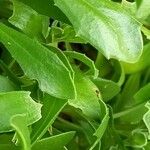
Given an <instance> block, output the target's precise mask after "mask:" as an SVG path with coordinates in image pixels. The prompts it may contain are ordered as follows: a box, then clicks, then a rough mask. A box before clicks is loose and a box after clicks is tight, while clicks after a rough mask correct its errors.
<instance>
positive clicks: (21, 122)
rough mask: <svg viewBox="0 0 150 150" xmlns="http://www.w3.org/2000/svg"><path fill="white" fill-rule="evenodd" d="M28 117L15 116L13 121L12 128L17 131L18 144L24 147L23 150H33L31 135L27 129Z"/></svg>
mask: <svg viewBox="0 0 150 150" xmlns="http://www.w3.org/2000/svg"><path fill="white" fill-rule="evenodd" d="M26 119H27V118H26V115H24V114H17V115H14V116H13V117H12V118H11V120H10V124H11V126H12V127H13V128H14V129H15V130H16V138H17V143H18V142H19V144H20V145H21V146H22V149H23V150H31V142H30V133H29V129H28V127H27V120H26Z"/></svg>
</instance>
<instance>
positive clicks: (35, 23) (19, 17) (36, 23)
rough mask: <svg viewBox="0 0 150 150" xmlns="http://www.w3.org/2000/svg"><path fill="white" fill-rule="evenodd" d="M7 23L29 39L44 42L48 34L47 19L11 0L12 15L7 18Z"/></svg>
mask: <svg viewBox="0 0 150 150" xmlns="http://www.w3.org/2000/svg"><path fill="white" fill-rule="evenodd" d="M9 22H10V23H11V24H13V25H14V26H16V27H17V28H19V29H20V30H22V31H23V32H24V33H26V34H27V35H29V36H30V37H32V38H37V39H39V40H44V37H46V35H47V33H48V26H49V18H48V17H47V16H43V15H40V14H38V13H37V12H36V11H35V10H33V9H32V8H31V7H29V6H27V5H25V4H24V3H22V2H20V1H18V0H13V15H12V16H11V17H10V18H9ZM44 30H45V33H43V31H44Z"/></svg>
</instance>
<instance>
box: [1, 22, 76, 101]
mask: <svg viewBox="0 0 150 150" xmlns="http://www.w3.org/2000/svg"><path fill="white" fill-rule="evenodd" d="M0 41H1V42H2V43H3V44H4V45H5V46H6V48H7V49H8V50H9V52H10V53H11V55H12V56H13V57H14V58H15V59H16V60H17V62H18V63H19V64H20V66H21V67H22V69H23V70H24V72H25V74H26V75H27V76H28V77H30V78H31V79H36V80H37V81H38V83H39V86H40V88H41V90H42V91H45V92H47V93H48V94H50V95H53V96H56V97H58V98H64V99H67V98H72V99H74V98H75V87H74V84H73V80H72V78H71V75H70V72H69V70H68V69H67V68H66V67H65V65H64V64H63V63H62V61H61V60H60V59H59V58H58V57H57V55H56V54H54V53H52V52H51V51H49V50H48V49H47V48H45V47H44V46H42V45H41V44H39V43H38V42H37V41H34V40H32V39H30V38H28V37H27V36H25V35H23V34H21V33H20V32H17V31H15V30H14V29H12V28H10V27H7V26H6V25H4V24H2V23H0ZM31 63H32V64H33V65H31Z"/></svg>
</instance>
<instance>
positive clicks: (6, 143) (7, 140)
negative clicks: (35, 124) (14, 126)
mask: <svg viewBox="0 0 150 150" xmlns="http://www.w3.org/2000/svg"><path fill="white" fill-rule="evenodd" d="M13 135H14V134H13V133H12V134H1V135H0V149H2V150H8V149H10V150H20V147H19V146H15V144H14V143H13V142H12V138H13Z"/></svg>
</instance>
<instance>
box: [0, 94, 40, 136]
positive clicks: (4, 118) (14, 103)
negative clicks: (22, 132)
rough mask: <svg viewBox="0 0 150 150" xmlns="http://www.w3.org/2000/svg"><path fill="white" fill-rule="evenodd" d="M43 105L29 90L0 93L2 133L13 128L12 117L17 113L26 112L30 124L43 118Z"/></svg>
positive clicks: (0, 125) (0, 130)
mask: <svg viewBox="0 0 150 150" xmlns="http://www.w3.org/2000/svg"><path fill="white" fill-rule="evenodd" d="M41 106H42V105H41V104H39V103H36V102H35V101H33V100H32V98H31V97H30V93H29V92H25V91H14V92H6V93H0V110H1V111H0V133H2V132H9V131H12V130H13V129H12V127H11V125H10V119H11V118H12V117H13V116H14V115H16V114H25V115H26V116H27V124H28V125H31V124H33V123H34V122H36V121H38V120H39V119H40V118H41Z"/></svg>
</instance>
